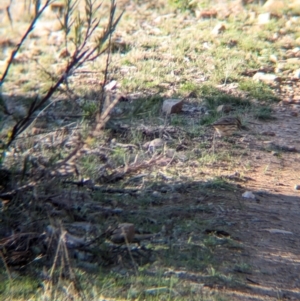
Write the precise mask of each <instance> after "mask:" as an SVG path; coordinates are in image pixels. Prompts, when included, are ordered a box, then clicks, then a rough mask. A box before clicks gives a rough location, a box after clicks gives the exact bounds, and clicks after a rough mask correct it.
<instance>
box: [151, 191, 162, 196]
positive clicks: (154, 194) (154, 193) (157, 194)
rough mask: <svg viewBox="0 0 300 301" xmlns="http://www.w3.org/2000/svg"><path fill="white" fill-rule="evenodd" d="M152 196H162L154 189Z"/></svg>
mask: <svg viewBox="0 0 300 301" xmlns="http://www.w3.org/2000/svg"><path fill="white" fill-rule="evenodd" d="M152 196H153V197H155V198H160V197H161V193H160V192H159V191H156V190H154V191H153V192H152Z"/></svg>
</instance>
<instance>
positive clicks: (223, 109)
mask: <svg viewBox="0 0 300 301" xmlns="http://www.w3.org/2000/svg"><path fill="white" fill-rule="evenodd" d="M231 111H232V106H231V105H220V106H218V107H217V112H218V113H221V112H222V113H229V112H231Z"/></svg>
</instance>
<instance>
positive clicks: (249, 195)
mask: <svg viewBox="0 0 300 301" xmlns="http://www.w3.org/2000/svg"><path fill="white" fill-rule="evenodd" d="M242 197H243V198H245V199H252V200H255V199H256V197H255V195H254V194H253V192H252V191H245V192H244V193H243V194H242Z"/></svg>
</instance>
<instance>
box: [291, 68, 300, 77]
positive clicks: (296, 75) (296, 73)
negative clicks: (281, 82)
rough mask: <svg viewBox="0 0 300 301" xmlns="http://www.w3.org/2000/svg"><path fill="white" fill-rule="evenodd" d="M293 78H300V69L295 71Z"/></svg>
mask: <svg viewBox="0 0 300 301" xmlns="http://www.w3.org/2000/svg"><path fill="white" fill-rule="evenodd" d="M293 77H294V78H300V69H297V70H295V71H294V73H293Z"/></svg>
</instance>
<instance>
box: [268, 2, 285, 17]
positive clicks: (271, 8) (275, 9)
mask: <svg viewBox="0 0 300 301" xmlns="http://www.w3.org/2000/svg"><path fill="white" fill-rule="evenodd" d="M285 7H286V4H285V1H283V0H268V1H267V2H266V3H265V4H264V5H263V8H264V10H265V11H268V12H269V13H271V14H279V13H282V11H283V9H284V8H285Z"/></svg>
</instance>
